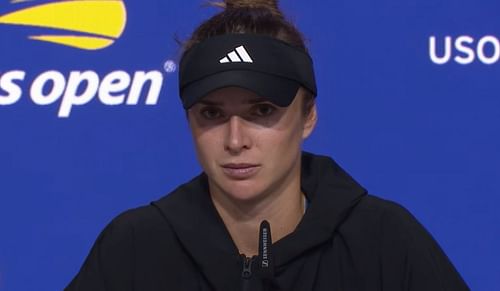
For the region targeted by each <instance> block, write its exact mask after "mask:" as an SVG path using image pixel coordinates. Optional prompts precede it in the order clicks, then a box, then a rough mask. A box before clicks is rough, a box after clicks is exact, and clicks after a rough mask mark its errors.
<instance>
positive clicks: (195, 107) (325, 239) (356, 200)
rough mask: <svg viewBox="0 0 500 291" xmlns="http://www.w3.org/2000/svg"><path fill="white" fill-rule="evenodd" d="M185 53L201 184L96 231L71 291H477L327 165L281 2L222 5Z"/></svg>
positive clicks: (302, 52)
mask: <svg viewBox="0 0 500 291" xmlns="http://www.w3.org/2000/svg"><path fill="white" fill-rule="evenodd" d="M216 5H218V6H221V7H223V8H224V11H223V12H221V13H219V14H217V15H215V16H214V17H212V18H211V19H209V20H207V21H206V22H204V23H203V24H201V25H200V26H199V27H198V28H197V29H196V30H195V31H194V33H193V35H192V37H191V39H190V40H189V41H188V42H187V43H186V44H185V48H184V49H185V50H184V53H183V56H182V60H181V69H180V78H179V80H180V84H179V87H180V96H181V99H182V103H183V106H184V108H185V109H186V111H187V119H188V122H189V125H190V128H191V132H192V135H193V139H194V143H195V146H196V152H197V156H198V159H199V162H200V164H201V166H202V168H203V173H202V174H201V175H199V176H198V177H196V178H194V179H193V180H192V181H190V182H188V183H186V184H184V185H181V186H180V187H179V188H177V189H176V190H174V191H173V192H172V193H170V194H169V195H167V196H166V197H164V198H162V199H160V200H159V201H155V202H153V203H151V205H149V206H144V207H140V208H137V209H133V210H129V211H127V212H125V213H123V214H122V215H120V216H119V217H117V218H115V219H114V220H113V221H112V222H111V223H110V224H109V225H108V226H107V227H106V229H105V230H104V231H103V232H102V233H101V235H100V236H99V238H98V239H97V241H96V243H95V245H94V246H93V248H92V250H91V252H90V254H89V256H88V258H87V259H86V261H85V263H84V265H83V267H82V268H81V270H80V272H79V274H78V275H77V276H76V277H75V279H74V280H73V281H72V282H71V283H70V285H69V286H68V287H67V289H66V290H92V291H99V290H119V291H125V290H140V291H147V290H176V291H179V290H217V291H225V290H231V291H234V290H248V291H250V290H252V291H253V290H269V291H270V290H287V291H292V290H302V291H303V290H308V291H309V290H318V291H326V290H426V291H430V290H453V291H457V290H468V288H467V286H466V285H465V283H464V282H463V280H462V279H461V278H460V275H459V274H458V273H457V272H456V270H455V269H454V267H453V266H452V264H451V263H450V262H449V260H448V259H447V257H446V255H445V254H444V253H443V252H442V251H441V249H440V248H439V246H438V245H437V244H436V242H435V241H434V240H433V239H432V237H431V236H430V235H429V234H428V233H427V232H426V231H425V230H424V229H423V228H422V226H421V225H420V224H419V223H418V222H417V221H416V220H415V219H414V218H413V217H412V216H411V214H409V213H408V212H407V211H406V210H405V209H403V208H402V207H400V206H398V205H396V204H394V203H392V202H388V201H384V200H381V199H379V198H376V197H374V196H371V195H368V194H367V193H366V191H365V189H363V188H362V187H361V186H360V185H358V184H357V183H356V182H355V181H354V180H353V179H352V178H351V177H350V176H349V175H348V174H346V173H345V172H344V171H343V170H342V169H341V168H340V167H339V166H338V165H336V164H335V162H334V161H333V160H331V159H330V158H328V157H322V156H316V155H313V154H309V153H302V152H301V146H302V142H303V140H304V139H305V138H307V137H308V136H309V135H310V134H311V132H312V131H313V129H314V126H315V124H316V119H317V115H316V114H317V113H316V105H315V102H314V100H315V99H314V98H315V96H316V84H315V79H314V70H313V67H312V61H311V58H310V57H309V55H308V53H307V50H306V47H305V45H304V41H303V39H302V36H301V34H300V33H299V32H298V31H297V29H296V28H295V27H294V26H293V25H292V24H290V23H289V22H288V21H287V20H286V19H285V17H284V16H283V15H282V13H281V12H280V10H279V8H278V4H277V1H225V2H224V3H222V4H220V3H218V4H216Z"/></svg>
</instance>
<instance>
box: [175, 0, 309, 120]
mask: <svg viewBox="0 0 500 291" xmlns="http://www.w3.org/2000/svg"><path fill="white" fill-rule="evenodd" d="M209 4H210V5H212V6H215V7H219V8H222V9H223V10H222V11H221V12H219V13H218V14H215V15H214V16H212V17H211V18H209V19H207V20H205V21H204V22H202V23H201V24H200V25H199V26H198V27H197V28H196V29H195V30H194V31H193V33H192V35H191V37H190V38H189V39H188V40H187V41H186V42H185V43H184V45H183V51H184V52H185V51H187V50H189V49H190V48H191V47H193V46H194V45H196V44H197V43H200V42H202V41H204V40H206V39H208V38H210V37H213V36H217V35H224V34H237V33H255V34H261V35H266V36H270V37H273V38H275V39H278V40H281V41H284V42H286V43H288V44H290V45H293V46H296V47H298V48H301V49H303V50H304V51H307V47H306V45H305V41H304V37H303V36H302V33H301V32H300V31H299V30H298V29H297V28H296V27H295V26H294V25H293V24H292V23H291V22H290V21H288V20H287V19H286V17H285V16H284V14H283V13H282V12H281V10H280V8H279V3H278V0H224V1H221V2H209ZM304 95H305V96H304V102H303V112H304V114H306V115H307V114H308V113H309V112H310V110H311V108H312V106H313V105H314V96H313V95H312V93H310V92H309V91H307V94H304Z"/></svg>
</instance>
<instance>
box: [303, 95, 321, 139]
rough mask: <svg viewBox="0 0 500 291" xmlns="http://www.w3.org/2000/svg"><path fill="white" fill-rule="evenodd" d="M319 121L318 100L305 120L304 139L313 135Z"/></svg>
mask: <svg viewBox="0 0 500 291" xmlns="http://www.w3.org/2000/svg"><path fill="white" fill-rule="evenodd" d="M317 121H318V112H317V111H316V102H315V103H314V105H313V106H312V108H311V110H310V111H309V114H308V115H307V116H306V119H305V122H304V129H303V130H302V139H306V138H308V137H309V135H311V133H312V132H313V130H314V127H315V126H316V122H317Z"/></svg>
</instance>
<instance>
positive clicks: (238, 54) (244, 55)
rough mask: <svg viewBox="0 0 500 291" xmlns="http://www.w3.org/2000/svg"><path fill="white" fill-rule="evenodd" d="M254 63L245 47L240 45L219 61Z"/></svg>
mask: <svg viewBox="0 0 500 291" xmlns="http://www.w3.org/2000/svg"><path fill="white" fill-rule="evenodd" d="M241 62H243V63H253V60H252V58H251V57H250V55H249V54H248V52H247V50H246V49H245V47H244V46H242V45H240V46H239V47H237V48H235V49H234V50H232V51H230V52H229V53H228V54H227V56H225V57H223V58H222V59H220V60H219V63H221V64H225V63H241Z"/></svg>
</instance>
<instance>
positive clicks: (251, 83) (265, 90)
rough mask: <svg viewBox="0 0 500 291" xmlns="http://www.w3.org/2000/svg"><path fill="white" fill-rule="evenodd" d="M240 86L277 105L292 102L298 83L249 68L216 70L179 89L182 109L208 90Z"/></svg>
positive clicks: (284, 105) (199, 98) (192, 103)
mask: <svg viewBox="0 0 500 291" xmlns="http://www.w3.org/2000/svg"><path fill="white" fill-rule="evenodd" d="M232 86H234V87H240V88H244V89H247V90H250V91H253V92H254V93H255V94H257V95H259V96H261V97H263V98H265V99H268V100H269V101H270V102H272V103H274V104H276V105H277V106H281V107H286V106H288V105H290V103H292V101H293V99H294V98H295V95H296V94H297V91H298V89H299V87H300V84H299V83H297V82H296V81H294V80H290V79H287V78H283V77H279V76H274V75H270V74H266V73H261V72H255V71H250V70H231V71H224V72H218V73H215V74H213V75H210V76H207V77H205V78H203V79H201V80H198V81H195V82H192V83H191V84H189V85H187V86H185V87H184V88H183V90H182V91H181V96H182V100H183V107H184V109H189V108H190V107H191V106H193V105H194V104H195V103H196V102H198V101H200V100H201V99H202V98H203V97H205V96H206V95H207V94H209V93H210V92H212V91H214V90H217V89H221V88H225V87H232Z"/></svg>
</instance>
